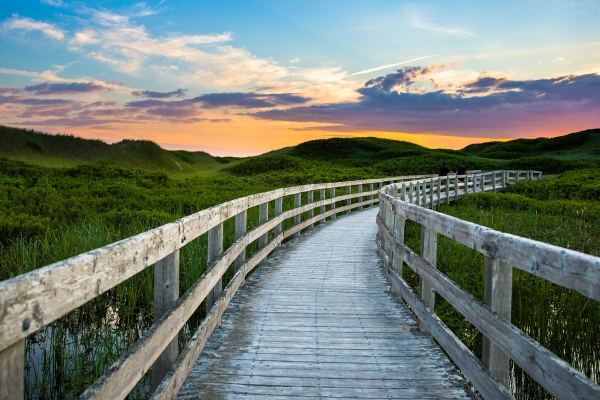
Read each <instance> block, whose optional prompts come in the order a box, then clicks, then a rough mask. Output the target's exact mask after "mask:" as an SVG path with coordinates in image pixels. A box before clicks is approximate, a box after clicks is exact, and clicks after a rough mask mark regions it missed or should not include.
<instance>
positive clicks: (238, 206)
mask: <svg viewBox="0 0 600 400" xmlns="http://www.w3.org/2000/svg"><path fill="white" fill-rule="evenodd" d="M428 176H430V175H413V176H404V177H402V176H400V177H388V178H378V179H367V180H360V181H350V182H334V183H323V184H312V185H303V186H296V187H290V188H282V189H276V190H273V191H270V192H265V193H259V194H255V195H250V196H246V197H243V198H239V199H235V200H232V201H229V202H226V203H223V204H220V205H217V206H214V207H211V208H208V209H206V210H202V211H200V212H198V213H196V214H193V215H190V216H187V217H184V218H182V219H180V220H178V221H175V222H172V223H169V224H166V225H164V226H161V227H159V228H156V229H152V230H150V231H147V232H144V233H141V234H139V235H136V236H133V237H131V238H128V239H124V240H121V241H119V242H116V243H113V244H111V245H108V246H104V247H102V248H99V249H96V250H92V251H90V252H87V253H84V254H81V255H78V256H75V257H71V258H69V259H67V260H64V261H60V262H57V263H54V264H51V265H49V266H47V267H44V268H40V269H38V270H35V271H32V272H30V273H27V274H24V275H21V276H17V277H15V278H12V279H9V280H6V281H3V282H0V306H1V307H0V308H1V309H2V314H1V315H0V366H4V365H7V366H8V365H10V366H16V368H11V372H10V374H5V373H0V387H2V388H3V389H2V393H1V394H2V395H4V393H7V394H8V397H10V398H22V397H23V385H22V382H23V368H21V367H19V365H22V364H23V359H24V339H25V337H26V336H27V335H29V334H31V333H33V332H35V331H36V330H38V329H40V328H41V327H43V326H45V325H48V324H49V323H51V322H53V321H54V320H56V319H57V318H60V317H61V316H63V315H65V314H67V313H68V312H70V311H72V310H74V309H76V308H77V307H79V306H81V305H82V304H84V303H86V302H87V301H89V300H91V299H93V298H95V297H96V296H99V295H100V294H102V293H104V292H106V291H107V290H109V289H111V288H113V287H114V286H116V285H118V284H119V283H121V282H123V281H125V280H126V279H128V278H130V277H131V276H133V275H135V274H137V273H138V272H140V271H142V270H143V269H145V268H147V267H149V266H150V265H153V264H155V263H159V264H161V263H166V264H165V265H169V266H171V267H169V268H175V267H177V268H178V257H175V256H174V255H175V254H177V253H178V252H179V249H180V248H181V247H183V246H185V245H186V244H187V243H189V242H191V241H192V240H193V239H195V238H197V237H198V236H200V235H202V234H204V233H206V232H209V257H208V258H209V267H208V268H207V271H206V272H205V273H204V274H203V275H202V276H201V277H200V278H199V279H198V281H197V282H196V283H195V284H194V285H192V287H191V288H190V289H189V290H188V291H187V292H186V293H185V294H184V295H183V296H182V297H181V298H179V299H178V300H177V301H176V302H175V303H174V305H173V306H172V307H170V308H169V307H168V304H170V303H165V306H164V307H165V309H164V310H161V312H160V313H158V314H157V313H155V324H154V325H153V326H152V327H151V328H150V329H149V330H148V331H147V332H146V333H145V334H144V336H143V337H142V339H140V340H139V341H138V342H137V343H136V344H135V345H134V346H132V347H131V348H130V349H129V351H128V352H127V353H126V354H125V355H123V357H121V358H120V359H119V360H118V361H117V362H116V363H115V364H114V365H113V366H112V367H111V368H110V369H109V370H108V371H107V372H106V374H105V375H103V376H102V377H101V378H100V379H99V380H98V381H97V382H96V383H94V384H93V385H92V386H91V387H90V388H88V390H87V391H86V392H85V394H84V396H83V397H84V398H94V397H99V394H101V393H102V397H104V396H109V397H111V398H115V399H117V398H124V397H125V396H126V395H127V394H128V393H129V391H130V390H131V388H133V386H134V385H135V384H136V383H137V382H138V380H139V379H140V378H141V377H142V375H143V373H144V372H145V371H147V370H148V369H149V368H150V367H151V366H152V363H154V362H155V361H156V360H157V359H158V358H159V357H161V360H162V361H161V364H165V363H166V364H167V365H169V364H171V363H172V362H173V360H174V359H175V357H177V351H176V350H177V345H176V341H177V334H178V332H179V330H180V329H181V327H183V325H184V324H185V323H186V322H187V320H188V318H189V317H190V316H191V314H192V313H193V312H194V311H195V310H196V309H197V308H198V306H199V305H200V304H201V303H202V301H203V300H204V299H207V306H209V307H208V309H207V311H210V312H208V315H207V318H206V319H205V321H204V322H203V323H202V325H201V327H200V328H199V331H198V332H197V335H195V336H194V339H193V340H192V342H190V343H193V342H194V340H196V342H195V344H193V345H190V344H188V347H187V350H186V352H184V353H182V354H181V355H179V357H178V358H177V360H181V359H182V357H184V359H185V360H189V357H190V355H189V354H190V353H189V352H190V351H192V353H194V352H198V351H201V350H202V347H203V346H204V344H203V340H204V343H205V339H207V338H208V337H209V336H210V333H211V332H212V329H214V327H215V326H216V324H217V323H218V321H219V320H220V317H221V315H222V312H223V310H224V309H225V307H226V304H228V303H229V300H230V299H231V296H233V295H234V294H235V292H236V290H237V287H238V286H239V285H240V284H241V283H243V280H244V279H245V276H246V274H247V273H248V272H250V271H251V270H252V268H254V267H255V266H256V265H258V264H259V263H260V262H261V261H262V260H263V259H264V258H265V257H267V255H268V254H269V253H270V252H271V251H273V249H274V248H275V247H276V246H277V245H279V244H280V243H281V242H282V241H283V240H284V239H285V238H288V237H290V236H292V235H297V234H299V233H300V231H301V230H303V229H306V228H310V227H311V226H313V225H314V224H315V223H317V222H319V221H322V220H324V219H325V218H328V217H332V218H334V217H335V215H336V213H342V212H350V210H353V209H357V208H361V207H365V206H369V205H372V204H374V203H377V202H379V197H378V196H377V194H378V189H375V190H374V187H373V185H374V184H378V185H379V187H380V188H381V187H382V186H383V185H384V184H385V183H388V182H397V181H404V180H407V179H415V178H423V177H428ZM364 185H369V191H366V192H365V191H363V186H364ZM353 186H359V189H358V190H357V193H352V190H351V188H352V187H353ZM341 187H346V188H347V189H346V193H347V194H345V195H342V196H336V195H335V189H336V188H341ZM326 189H330V193H331V196H330V198H328V199H324V198H323V197H321V198H320V200H319V201H316V202H310V203H309V204H306V205H303V206H301V205H300V202H299V200H300V195H301V194H302V193H304V192H310V194H311V195H312V193H313V192H314V191H316V190H318V191H319V192H320V194H321V195H324V194H325V193H326V192H327V191H326ZM290 195H294V196H295V197H297V198H298V201H297V202H296V204H295V206H296V207H295V208H294V209H292V210H289V211H286V212H282V198H283V197H284V196H290ZM311 195H309V201H312V196H311ZM354 199H359V202H358V203H352V200H354ZM361 199H362V200H363V201H360V200H361ZM365 199H366V200H365ZM270 201H275V217H274V218H272V219H271V220H268V213H267V212H268V202H270ZM336 202H338V203H339V202H345V205H344V206H341V207H340V206H339V204H338V206H337V207H335V203H336ZM327 205H331V210H329V211H326V212H323V211H324V210H325V206H327ZM255 206H259V208H260V223H261V225H259V226H258V227H256V228H255V229H253V230H251V231H249V232H245V225H246V212H247V210H248V209H249V208H251V207H255ZM315 209H319V210H320V211H321V213H319V214H318V215H316V216H314V211H313V210H315ZM304 212H309V213H310V215H309V219H308V220H306V221H303V222H301V219H300V215H301V214H302V213H304ZM311 215H312V216H311ZM233 217H235V218H236V233H235V237H236V242H235V243H234V244H233V245H232V246H231V247H229V248H228V249H226V250H225V251H224V252H223V250H222V233H221V232H222V224H223V222H224V221H226V220H227V219H229V218H233ZM288 218H294V220H295V226H293V227H292V228H290V229H287V230H285V231H282V228H281V226H282V225H281V224H282V222H283V221H284V220H285V219H288ZM242 225H243V227H242ZM271 229H273V230H274V232H275V238H274V239H273V240H271V242H267V237H268V236H266V235H267V233H268V232H269V230H271ZM254 240H259V242H260V243H259V251H258V253H256V254H255V255H254V256H253V257H252V258H251V259H249V260H245V250H246V247H247V246H248V245H249V244H250V243H251V242H253V241H254ZM167 260H168V261H167ZM231 263H234V269H235V275H234V278H233V279H232V281H231V283H230V285H229V286H228V288H227V289H226V290H225V291H224V292H223V293H221V285H220V281H221V278H222V276H223V274H224V273H225V271H226V270H227V268H228V266H229V265H230V264H231ZM177 276H178V274H175V275H169V277H168V278H165V279H166V280H165V279H163V280H162V281H160V283H161V285H159V286H161V288H160V289H159V288H157V287H156V288H155V290H162V291H163V292H161V293H155V298H157V296H158V298H161V299H163V298H171V297H172V296H173V293H174V292H173V291H174V287H178V282H171V280H174V279H177V278H176V277H177ZM163 281H164V284H162V283H163ZM176 297H177V296H176V295H175V298H176ZM171 302H172V301H171ZM209 302H210V303H211V304H208V303H209ZM213 304H214V306H213ZM211 306H212V309H211ZM211 318H212V319H211ZM211 321H212V322H211ZM215 321H217V323H215ZM173 343H175V345H173ZM168 346H171V347H172V348H173V349H171V350H170V351H169V355H168V356H166V357H164V356H165V351H166V350H165V349H166V348H167V347H168ZM190 346H192V347H193V349H192V348H191V347H190ZM161 354H162V355H161ZM194 354H195V353H194ZM185 357H188V358H185ZM182 363H183V361H182V362H180V363H179V364H177V362H176V363H175V366H177V365H179V370H178V371H179V372H176V373H173V369H171V372H167V370H165V369H164V368H162V367H161V368H156V369H157V370H159V369H160V370H161V372H160V374H159V375H158V377H156V376H153V382H154V384H153V386H154V387H159V388H163V389H162V390H173V387H176V386H177V384H173V383H165V382H166V381H165V380H163V379H162V378H163V375H164V374H165V373H166V376H167V378H168V377H169V376H175V378H176V381H177V382H179V384H181V383H182V382H183V379H184V378H185V376H187V373H185V372H181V371H185V367H183V365H184V364H182ZM174 374H175V375H174ZM182 374H183V375H182ZM19 382H20V383H19ZM160 382H163V383H162V384H161V383H160ZM173 385H175V386H173ZM160 393H161V392H160V390H159V391H157V392H156V393H155V395H157V396H159V397H160V396H162V395H160ZM175 393H176V391H175ZM167 397H168V396H167Z"/></svg>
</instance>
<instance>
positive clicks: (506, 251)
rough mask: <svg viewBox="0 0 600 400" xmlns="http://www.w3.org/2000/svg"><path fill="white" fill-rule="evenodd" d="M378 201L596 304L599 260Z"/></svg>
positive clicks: (389, 201)
mask: <svg viewBox="0 0 600 400" xmlns="http://www.w3.org/2000/svg"><path fill="white" fill-rule="evenodd" d="M379 198H380V200H381V201H382V202H384V203H386V205H387V206H388V207H392V209H393V211H394V212H395V213H397V214H399V215H401V216H403V217H405V218H407V219H410V220H411V221H415V222H417V223H419V224H421V225H424V226H426V227H427V228H429V229H432V230H434V231H436V232H438V233H440V234H442V235H444V236H446V237H449V238H451V239H453V240H456V241H457V242H459V243H461V244H463V245H465V246H467V247H470V248H472V249H475V250H477V251H478V252H480V253H481V254H483V255H484V256H486V257H492V258H497V259H499V260H501V261H504V262H506V263H508V264H510V265H512V266H514V267H516V268H519V269H521V270H523V271H526V272H529V273H531V274H533V275H536V276H539V277H541V278H544V279H546V280H548V281H550V282H552V283H556V284H557V285H560V286H563V287H566V288H568V289H573V290H576V291H578V292H579V293H581V294H583V295H585V296H587V297H589V298H591V299H593V300H596V301H600V258H598V257H593V256H590V255H587V254H583V253H579V252H576V251H573V250H568V249H564V248H562V247H558V246H553V245H550V244H547V243H542V242H538V241H535V240H531V239H527V238H523V237H519V236H515V235H511V234H508V233H503V232H498V231H495V230H493V229H490V228H487V227H485V226H482V225H477V224H474V223H472V222H467V221H463V220H460V219H458V218H455V217H451V216H449V215H446V214H442V213H439V212H437V211H434V210H428V209H425V208H421V207H417V206H415V205H412V204H408V203H404V202H400V201H397V200H393V199H392V198H391V197H390V196H388V195H386V194H384V193H380V194H379Z"/></svg>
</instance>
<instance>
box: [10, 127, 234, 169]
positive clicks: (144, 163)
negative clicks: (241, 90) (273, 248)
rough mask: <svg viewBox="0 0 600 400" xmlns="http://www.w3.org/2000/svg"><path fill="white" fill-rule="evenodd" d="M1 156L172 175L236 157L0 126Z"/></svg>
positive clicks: (221, 166)
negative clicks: (107, 164) (99, 164)
mask: <svg viewBox="0 0 600 400" xmlns="http://www.w3.org/2000/svg"><path fill="white" fill-rule="evenodd" d="M0 142H1V143H2V145H1V146H0V157H5V158H9V159H13V160H18V161H24V162H27V163H31V164H36V165H40V166H44V167H74V166H77V165H81V164H88V163H95V162H113V163H121V164H124V165H127V166H129V167H134V168H142V169H147V170H162V171H165V172H167V173H169V174H171V175H173V174H174V175H190V174H194V175H197V174H203V173H204V174H212V173H215V172H218V171H221V170H223V169H224V168H225V167H227V166H228V165H227V164H229V163H230V162H232V161H233V163H235V160H236V159H234V158H232V157H213V156H211V155H210V154H208V153H205V152H202V151H195V152H191V151H184V150H175V151H170V150H165V149H163V148H161V147H160V146H159V145H157V144H156V143H154V142H151V141H149V140H129V139H125V140H122V141H120V142H118V143H113V144H108V143H105V142H103V141H101V140H95V139H83V138H79V137H76V136H73V135H62V134H59V135H49V134H45V133H41V132H36V131H33V130H26V129H19V128H12V127H7V126H2V125H0Z"/></svg>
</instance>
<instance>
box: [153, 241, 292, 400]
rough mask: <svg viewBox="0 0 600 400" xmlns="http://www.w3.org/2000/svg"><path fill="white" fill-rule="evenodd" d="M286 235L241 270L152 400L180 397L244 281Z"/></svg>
mask: <svg viewBox="0 0 600 400" xmlns="http://www.w3.org/2000/svg"><path fill="white" fill-rule="evenodd" d="M283 236H284V235H283V234H280V235H279V236H278V237H277V238H275V239H274V240H272V241H271V242H270V243H269V244H268V245H267V246H266V247H265V248H263V249H262V250H261V251H259V252H257V253H256V254H255V255H254V256H252V258H250V259H249V260H248V262H247V263H246V264H245V265H244V266H243V267H242V268H241V269H240V271H238V273H237V274H236V275H234V277H233V278H232V280H231V282H230V283H229V285H228V286H227V288H226V290H225V292H224V293H223V294H222V296H221V297H220V298H219V300H218V301H217V304H216V306H215V308H214V312H211V313H210V314H208V315H207V316H206V318H205V319H204V321H202V324H200V327H198V329H197V330H196V333H194V336H192V338H191V339H190V341H189V342H188V343H187V345H186V347H185V350H184V351H183V352H182V353H181V355H180V357H179V358H178V359H177V360H176V362H175V363H174V364H173V368H172V369H171V371H169V372H168V373H167V375H166V376H165V379H164V380H163V382H162V383H161V384H160V386H159V387H158V388H157V389H156V391H155V392H154V393H153V395H152V397H151V399H152V400H158V399H176V398H177V393H178V392H179V389H180V388H181V385H182V384H183V382H184V381H185V378H186V377H187V376H188V374H189V372H190V370H191V368H192V367H193V365H194V363H195V362H196V359H197V358H198V355H199V354H200V353H201V352H202V349H203V348H204V346H205V345H206V342H207V341H208V338H209V337H210V335H211V334H212V332H213V330H214V329H215V327H216V326H217V325H218V323H219V322H220V320H221V317H222V315H223V313H224V311H225V309H226V307H227V305H228V304H229V302H230V301H231V299H232V298H233V295H234V294H235V293H236V291H237V289H238V288H239V286H240V285H241V283H242V282H243V281H244V279H245V276H246V275H248V273H249V272H250V271H252V269H254V267H256V266H257V265H258V264H259V263H260V262H261V261H262V260H263V259H264V258H265V257H266V256H267V255H268V254H269V253H270V252H271V251H273V250H274V249H275V248H276V247H277V245H278V244H279V243H281V241H282V240H283Z"/></svg>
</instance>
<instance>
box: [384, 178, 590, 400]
mask: <svg viewBox="0 0 600 400" xmlns="http://www.w3.org/2000/svg"><path fill="white" fill-rule="evenodd" d="M540 176H541V173H540V172H537V171H493V172H487V173H481V174H475V175H473V176H467V177H448V178H446V177H440V178H438V177H436V178H430V179H417V180H415V181H412V182H404V183H402V184H391V185H387V186H385V187H384V188H382V190H380V192H379V199H380V200H381V201H380V209H379V215H378V217H377V224H378V225H379V233H378V238H377V246H378V248H379V252H380V254H381V256H382V258H383V261H384V265H385V267H386V271H387V274H388V278H389V280H390V282H391V285H392V290H393V291H394V292H396V293H398V294H400V295H401V297H402V298H403V299H404V300H405V301H406V303H407V304H408V305H409V306H410V307H411V309H412V310H413V312H414V313H415V315H416V316H417V318H418V319H419V329H420V330H421V331H423V332H430V333H431V335H432V336H433V337H434V338H435V340H436V341H437V342H438V343H439V344H440V345H441V346H442V348H443V349H444V350H445V351H446V353H448V355H449V356H450V357H451V358H452V360H453V361H454V362H455V363H456V365H458V367H459V368H460V369H461V371H462V373H463V374H464V375H465V376H466V377H467V378H468V379H469V380H470V381H471V382H472V383H473V385H474V387H475V388H476V389H477V390H478V391H479V392H480V393H481V395H482V396H483V397H484V398H485V399H496V398H502V399H504V398H513V397H512V395H511V393H510V392H509V391H508V389H507V386H508V381H509V359H512V360H513V362H514V363H516V364H517V365H519V366H520V367H521V368H522V369H523V370H524V371H525V372H526V373H527V374H529V376H531V377H532V378H533V379H534V380H536V381H537V382H538V383H539V384H540V385H541V386H542V387H543V388H544V389H546V390H547V391H548V392H549V393H550V394H552V395H553V396H556V397H557V398H560V399H598V398H600V386H598V385H597V384H595V383H594V382H592V381H591V380H590V379H588V378H587V377H586V376H585V375H583V374H582V373H580V372H579V371H577V370H575V369H574V368H573V367H571V366H570V365H569V364H568V363H566V362H565V361H563V360H562V359H560V358H559V357H557V356H556V355H555V354H553V353H551V352H550V351H549V350H548V349H546V348H544V347H543V346H542V345H541V344H539V343H538V342H536V341H534V340H533V339H532V338H531V337H529V336H528V335H527V334H525V333H524V332H523V331H521V330H520V329H518V328H517V327H516V326H514V325H512V324H511V323H510V319H511V302H512V271H513V267H514V268H519V269H521V270H523V271H526V272H529V273H531V274H533V275H536V276H538V277H541V278H543V279H546V280H548V281H550V282H553V283H555V284H557V285H560V286H563V287H565V288H568V289H572V290H576V291H578V292H579V293H581V294H583V295H585V296H587V297H589V298H590V299H593V300H596V301H600V258H598V257H593V256H590V255H587V254H583V253H579V252H576V251H572V250H568V249H564V248H560V247H557V246H552V245H549V244H546V243H542V242H537V241H535V240H530V239H526V238H522V237H518V236H514V235H510V234H506V233H502V232H498V231H495V230H492V229H489V228H486V227H484V226H481V225H476V224H474V223H471V222H467V221H463V220H460V219H458V218H455V217H451V216H448V215H446V214H442V213H439V212H436V211H434V210H432V209H428V208H433V207H435V206H439V204H440V202H448V201H454V200H456V199H458V198H459V197H460V196H462V195H464V194H466V193H471V192H480V191H496V190H501V189H503V188H505V187H506V185H508V184H512V183H514V182H516V181H518V180H522V179H525V180H531V179H539V177H540ZM461 180H464V182H461ZM427 207H428V208H427ZM406 220H411V221H415V222H417V223H418V224H420V225H421V248H420V254H417V253H416V252H414V251H413V250H412V249H410V248H409V247H407V246H406V245H405V244H404V230H405V223H406ZM438 234H441V235H444V236H446V237H448V238H451V239H453V240H455V241H457V242H459V243H461V244H463V245H465V246H468V247H470V248H472V249H475V250H477V251H478V252H479V253H481V254H483V255H484V256H485V294H484V302H481V301H479V300H478V299H477V298H475V297H474V296H472V295H471V294H469V293H468V292H466V291H465V290H464V289H462V288H461V287H459V286H458V285H457V284H456V283H454V282H453V281H452V280H450V279H449V278H448V277H447V276H445V275H444V274H443V273H441V272H440V271H438V270H437V269H436V251H437V237H438V236H437V235H438ZM403 264H406V265H408V266H409V267H410V268H411V269H412V270H413V271H415V272H416V273H417V275H418V276H419V294H416V293H415V292H414V291H413V290H412V288H411V287H410V286H409V285H408V284H407V283H406V281H405V280H404V279H402V268H403ZM435 293H438V294H439V295H440V296H442V297H443V298H444V299H446V300H447V301H448V303H450V304H451V305H452V306H453V307H454V308H455V309H456V310H458V311H459V312H460V313H461V314H462V315H463V316H464V317H465V318H466V319H467V320H468V321H469V322H470V323H471V324H472V325H473V326H475V327H476V328H477V329H478V330H479V331H480V332H481V333H482V334H483V335H484V342H483V352H482V360H479V359H478V358H477V357H475V355H474V354H473V353H472V352H471V351H470V350H469V349H468V348H467V347H466V346H465V345H464V344H463V343H462V342H461V341H460V339H458V338H457V337H456V336H455V335H454V334H453V332H452V331H451V330H450V329H448V327H447V326H446V325H445V324H444V323H443V322H442V321H441V320H440V319H439V318H438V317H437V316H436V315H435V313H434V312H433V310H434V305H435Z"/></svg>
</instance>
